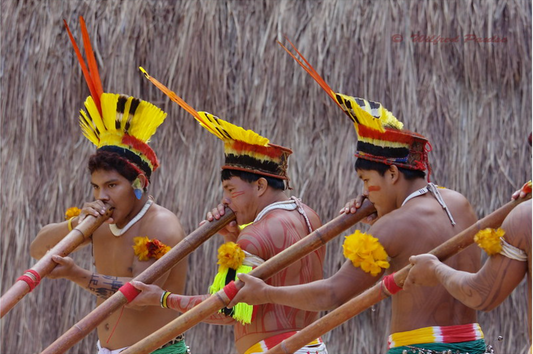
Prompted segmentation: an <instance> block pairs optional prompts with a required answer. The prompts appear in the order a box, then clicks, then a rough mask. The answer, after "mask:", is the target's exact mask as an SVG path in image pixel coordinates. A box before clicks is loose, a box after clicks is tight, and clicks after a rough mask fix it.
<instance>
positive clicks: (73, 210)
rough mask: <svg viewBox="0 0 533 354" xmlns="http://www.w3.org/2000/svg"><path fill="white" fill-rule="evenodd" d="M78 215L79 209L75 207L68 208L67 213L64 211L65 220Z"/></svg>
mask: <svg viewBox="0 0 533 354" xmlns="http://www.w3.org/2000/svg"><path fill="white" fill-rule="evenodd" d="M80 213H81V210H80V208H77V207H72V208H68V209H67V211H65V220H68V219H70V218H73V217H75V216H78V215H80Z"/></svg>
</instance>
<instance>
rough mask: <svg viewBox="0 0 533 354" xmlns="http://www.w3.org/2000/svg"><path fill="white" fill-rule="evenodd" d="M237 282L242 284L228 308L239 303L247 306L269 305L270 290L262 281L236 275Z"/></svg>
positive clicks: (247, 275)
mask: <svg viewBox="0 0 533 354" xmlns="http://www.w3.org/2000/svg"><path fill="white" fill-rule="evenodd" d="M237 276H238V277H239V280H240V281H242V282H243V283H244V287H242V288H241V289H240V290H239V292H238V293H237V295H235V297H234V298H233V300H232V301H231V302H230V303H229V305H228V308H232V307H233V306H235V305H237V304H238V303H239V302H245V303H247V304H248V305H261V304H267V303H270V302H271V301H270V298H269V297H268V290H269V288H271V286H270V285H267V284H266V283H265V282H264V281H262V280H261V279H259V278H256V277H254V276H251V275H249V274H244V273H241V274H237Z"/></svg>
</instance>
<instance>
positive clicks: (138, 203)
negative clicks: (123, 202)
mask: <svg viewBox="0 0 533 354" xmlns="http://www.w3.org/2000/svg"><path fill="white" fill-rule="evenodd" d="M148 199H149V197H148V194H146V193H143V195H142V197H141V199H135V200H136V201H135V204H134V206H133V209H131V212H130V213H129V214H128V215H127V216H126V218H124V220H121V221H120V223H118V222H117V223H115V225H116V226H117V227H118V228H119V229H122V228H123V227H124V226H126V225H127V224H128V223H129V222H130V221H131V220H132V219H133V218H134V217H135V216H137V214H139V212H140V211H141V210H142V208H143V207H144V205H145V204H146V202H147V201H148Z"/></svg>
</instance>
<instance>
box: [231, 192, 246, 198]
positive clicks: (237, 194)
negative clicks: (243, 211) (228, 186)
mask: <svg viewBox="0 0 533 354" xmlns="http://www.w3.org/2000/svg"><path fill="white" fill-rule="evenodd" d="M243 194H244V192H243V191H237V192H231V194H230V196H231V198H237V197H238V196H240V195H243Z"/></svg>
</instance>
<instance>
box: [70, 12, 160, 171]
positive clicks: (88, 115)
mask: <svg viewBox="0 0 533 354" xmlns="http://www.w3.org/2000/svg"><path fill="white" fill-rule="evenodd" d="M63 22H64V24H65V27H66V29H67V32H68V35H69V37H70V41H71V42H72V46H73V47H74V51H75V52H76V56H77V58H78V61H79V63H80V65H81V70H82V72H83V76H84V77H85V81H86V82H87V86H88V87H89V91H90V92H91V95H90V96H89V97H87V99H86V101H85V110H81V111H80V114H81V115H80V117H79V120H80V126H81V130H82V132H83V135H84V136H85V137H86V138H87V139H88V140H89V141H90V142H92V143H93V144H94V145H96V147H97V149H98V151H110V152H115V153H117V154H118V155H120V156H121V157H122V158H124V159H126V160H127V161H128V162H130V163H131V164H132V165H133V166H134V167H135V168H136V169H137V170H138V171H139V173H143V174H145V175H146V177H147V178H148V179H150V176H151V174H152V171H155V170H156V169H157V168H158V167H159V161H158V159H157V156H156V154H155V152H154V151H153V150H152V148H150V146H148V142H149V141H150V138H151V137H152V135H153V134H154V133H155V131H156V130H157V128H158V127H159V126H160V125H161V123H163V121H164V120H165V117H166V115H167V114H166V113H165V112H163V111H162V110H161V109H159V108H158V107H156V106H154V105H153V104H151V103H150V102H146V101H142V100H140V99H138V98H135V97H131V96H129V97H128V96H125V95H119V94H114V93H104V92H103V89H102V83H101V80H100V75H99V73H98V67H97V65H96V59H95V56H94V52H93V49H92V46H91V43H90V39H89V33H88V31H87V27H86V25H85V21H84V20H83V17H80V24H81V33H82V38H83V47H84V49H85V55H86V56H87V64H86V63H85V61H84V59H83V56H82V55H81V51H80V49H79V48H78V46H77V45H76V41H75V40H74V37H73V36H72V33H71V32H70V29H69V27H68V25H67V22H66V21H63Z"/></svg>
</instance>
